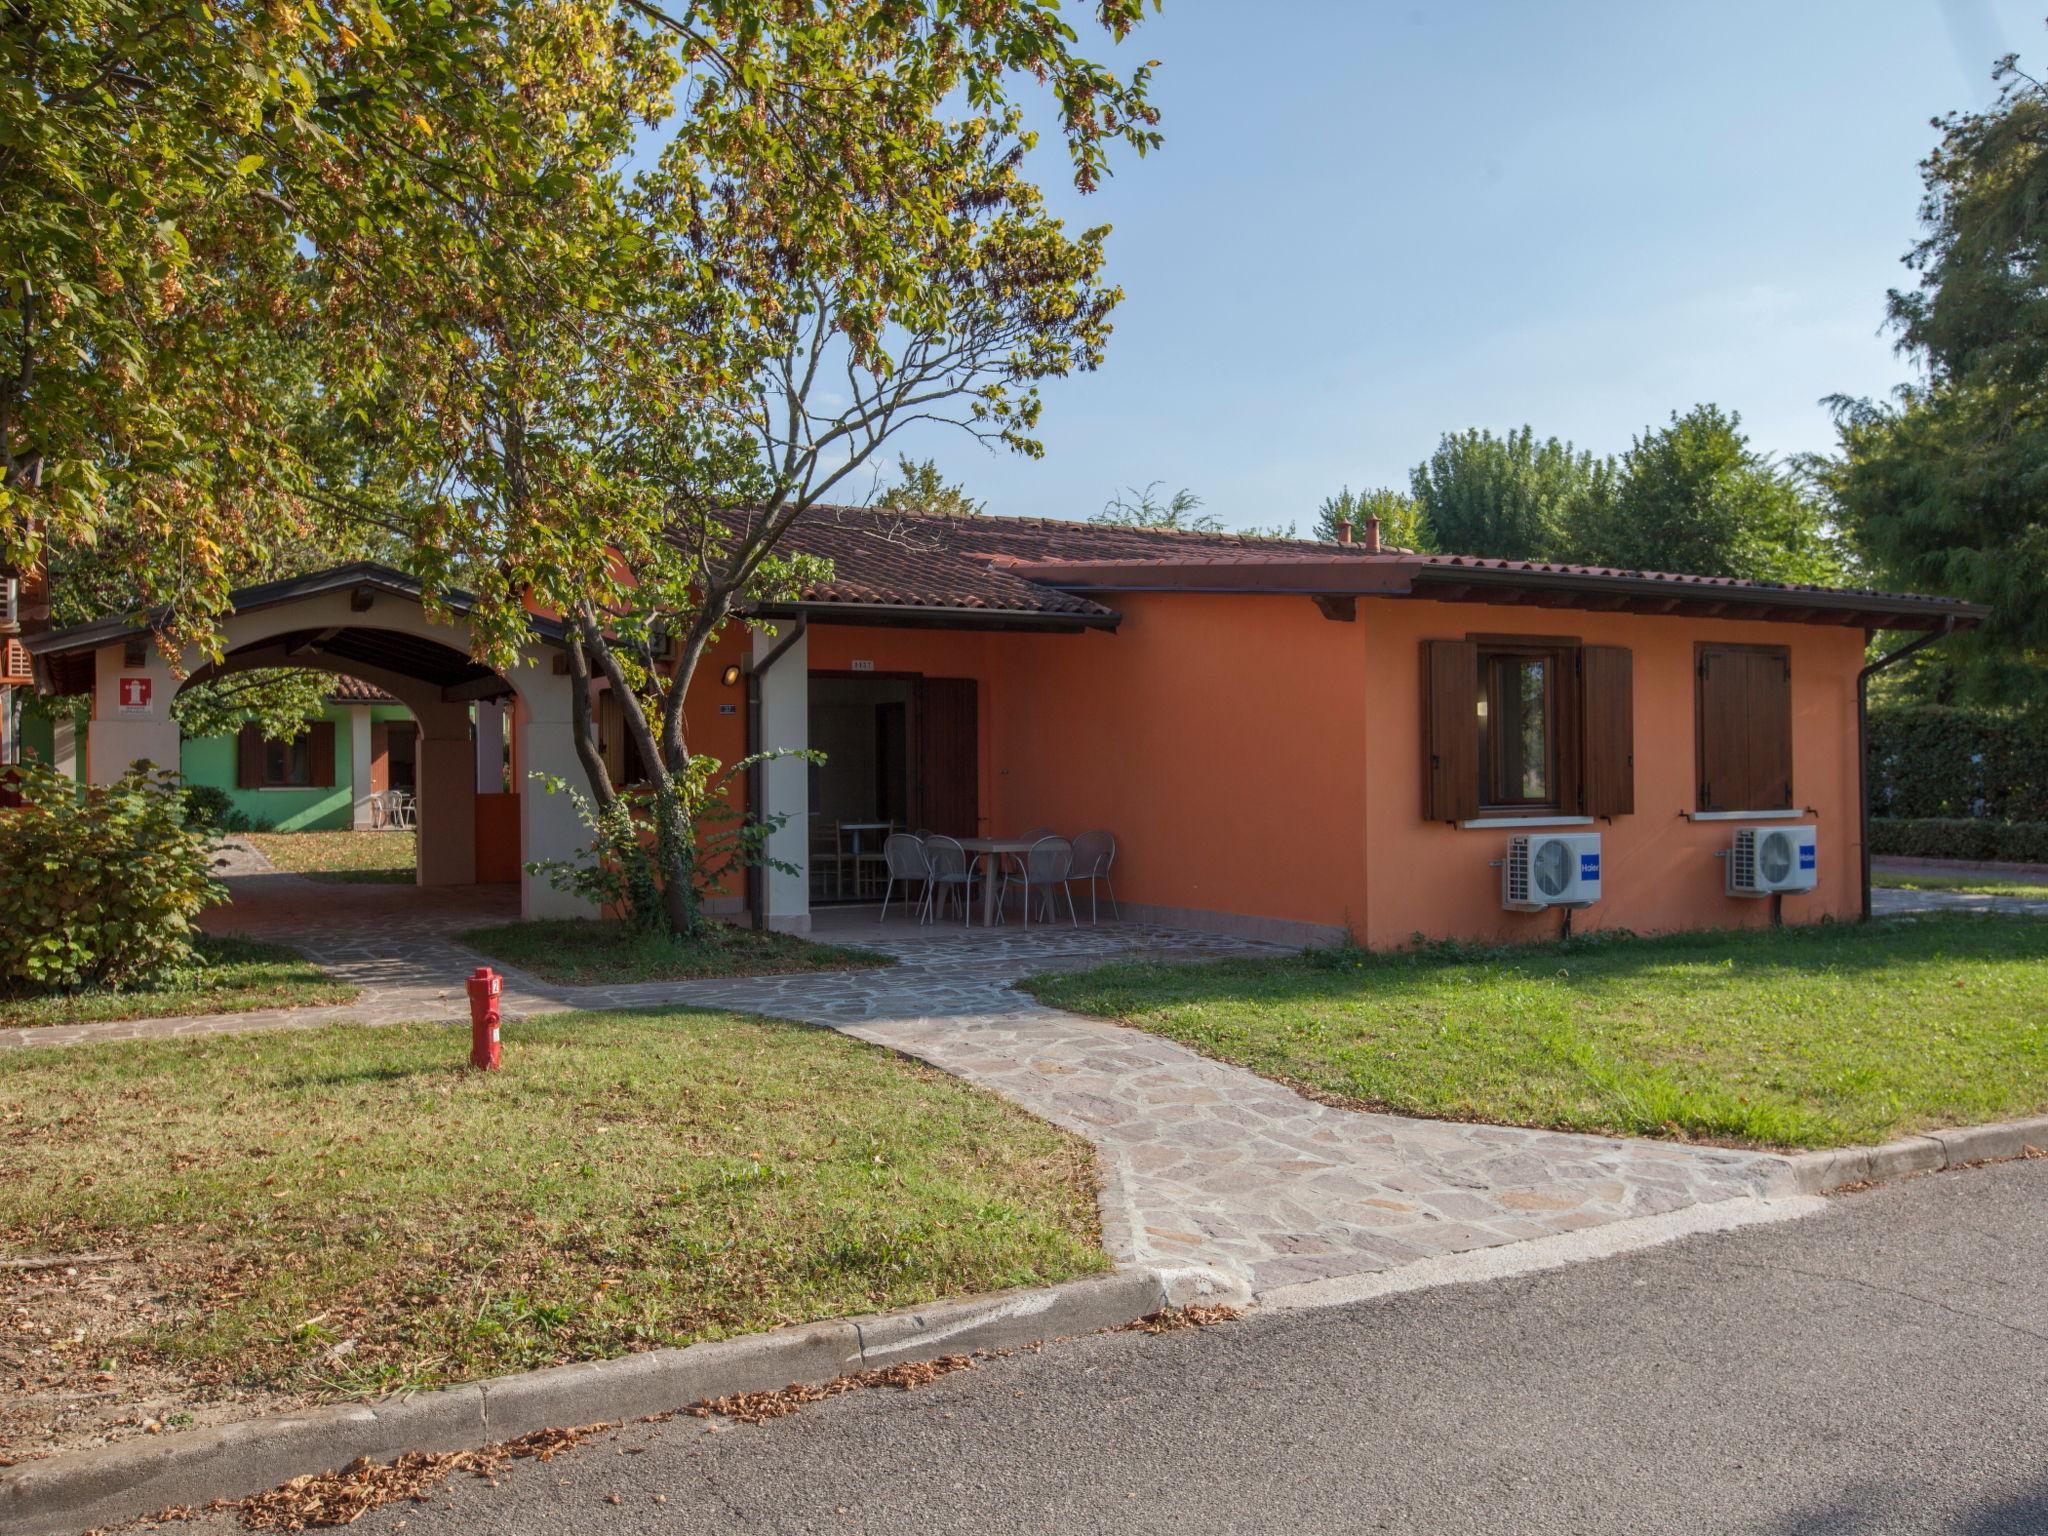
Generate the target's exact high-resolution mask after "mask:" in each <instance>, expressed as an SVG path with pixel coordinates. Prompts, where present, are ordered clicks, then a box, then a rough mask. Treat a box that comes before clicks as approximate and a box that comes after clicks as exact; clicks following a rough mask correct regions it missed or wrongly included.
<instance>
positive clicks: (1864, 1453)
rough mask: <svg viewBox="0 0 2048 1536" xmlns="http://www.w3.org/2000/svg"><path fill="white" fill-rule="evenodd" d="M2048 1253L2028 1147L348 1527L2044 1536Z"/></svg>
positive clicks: (867, 1398) (589, 1451)
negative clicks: (1670, 1232) (1728, 1219)
mask: <svg viewBox="0 0 2048 1536" xmlns="http://www.w3.org/2000/svg"><path fill="white" fill-rule="evenodd" d="M2044 1274H2048V1160H2043V1161H2035V1162H2028V1163H2008V1164H2003V1165H1998V1166H1993V1167H1988V1168H1982V1169H1975V1170H1966V1171H1961V1172H1956V1173H1948V1174H1938V1175H1933V1176H1930V1177H1924V1178H1919V1179H1913V1180H1909V1181H1906V1182H1904V1183H1901V1184H1896V1185H1892V1186H1889V1187H1887V1188H1883V1189H1879V1190H1874V1191H1870V1192H1867V1193H1864V1194H1860V1195H1852V1196H1845V1197H1840V1198H1838V1199H1836V1200H1834V1201H1832V1202H1830V1205H1829V1208H1828V1210H1827V1211H1826V1212H1825V1213H1824V1214H1822V1215H1819V1216H1814V1217H1809V1218H1807V1219H1805V1220H1800V1221H1794V1222H1788V1223H1784V1224H1780V1225H1773V1226H1764V1227H1751V1228H1746V1229H1744V1230H1741V1231H1737V1232H1732V1233H1727V1234H1724V1235H1718V1236H1709V1237H1699V1238H1691V1239H1688V1240H1685V1241H1684V1242H1681V1243H1678V1244H1674V1245H1671V1246H1668V1247H1664V1248H1659V1249H1653V1250H1649V1251H1646V1252H1643V1253H1639V1254H1635V1255H1632V1256H1628V1257H1624V1258H1618V1259H1612V1260H1607V1261H1604V1262H1598V1263H1589V1264H1582V1265H1578V1266H1575V1267H1573V1268H1570V1269H1565V1270H1557V1271H1552V1272H1549V1273H1544V1274H1537V1275H1531V1276H1525V1277H1522V1278H1517V1279H1512V1280H1505V1281H1497V1282H1492V1283H1488V1284H1485V1285H1473V1286H1455V1287H1446V1288H1443V1289H1440V1290H1435V1291H1429V1292H1420V1293H1413V1294H1408V1295H1402V1296H1394V1297H1388V1298H1385V1299H1382V1300H1378V1301H1372V1302H1366V1303H1361V1304H1358V1305H1355V1306H1349V1307H1342V1308H1334V1309H1330V1310H1325V1311H1317V1312H1303V1313H1292V1314H1270V1315H1267V1316H1263V1317H1255V1318H1251V1319H1247V1320H1245V1321H1242V1322H1238V1323H1232V1324H1226V1325H1223V1326H1220V1327H1215V1328H1210V1329H1206V1330H1201V1331H1189V1332H1182V1333H1175V1334H1168V1335H1162V1336H1157V1337H1149V1336H1144V1335H1139V1334H1116V1335H1109V1336H1102V1337H1095V1338H1088V1339H1080V1340H1075V1341H1071V1342H1068V1343H1064V1344H1059V1345H1054V1346H1051V1347H1048V1348H1047V1349H1045V1350H1044V1351H1043V1352H1041V1353H1039V1354H1036V1355H1026V1356H1020V1357H1016V1358H1012V1359H1007V1360H1002V1361H997V1362H994V1363H991V1364H988V1365H985V1366H983V1367H982V1368H980V1369H978V1370H975V1371H969V1372H961V1373H958V1374H956V1375H953V1376H950V1377H948V1378H946V1379H944V1380H943V1381H940V1382H938V1383H936V1384H934V1385H931V1386H928V1387H925V1388H923V1389H921V1390H919V1391H915V1392H909V1393H905V1392H898V1391H889V1390H881V1391H867V1392H860V1393H854V1394H850V1395H848V1396H845V1397H841V1398H837V1399H834V1400H832V1401H830V1402H828V1403H825V1404H823V1405H820V1406H816V1407H813V1408H810V1409H807V1410H805V1411H804V1412H802V1413H800V1414H798V1415H796V1416H794V1417H791V1418H787V1419H782V1420H779V1421H777V1422H775V1423H771V1424H767V1425H763V1426H758V1427H746V1426H740V1427H733V1428H725V1429H720V1430H716V1431H713V1430H710V1429H708V1428H707V1426H706V1424H705V1422H704V1421H701V1420H694V1419H683V1420H680V1421H676V1422H673V1423H670V1424H667V1425H661V1426H644V1425H643V1426H635V1427H633V1428H630V1429H627V1430H622V1431H619V1432H617V1433H614V1434H609V1435H604V1436H600V1437H597V1438H594V1439H592V1440H590V1441H587V1442H585V1443H584V1444H583V1445H581V1446H579V1447H578V1448H576V1449H575V1450H574V1451H572V1452H570V1453H568V1454H566V1455H564V1456H562V1457H559V1458H557V1459H556V1460H555V1461H553V1462H550V1463H545V1464H543V1463H537V1462H522V1463H518V1464H515V1465H514V1466H513V1467H511V1468H509V1469H508V1470H506V1471H505V1472H504V1473H502V1474H501V1475H500V1476H499V1477H498V1479H497V1480H496V1482H495V1483H488V1484H487V1483H483V1482H480V1481H476V1480H473V1479H462V1480H458V1481H457V1482H456V1483H453V1484H451V1485H449V1486H448V1487H447V1488H446V1489H445V1490H444V1491H443V1492H442V1493H440V1494H439V1495H438V1496H437V1497H436V1498H435V1499H434V1501H433V1502H431V1503H428V1504H406V1505H398V1506H387V1507H386V1508H384V1509H381V1510H378V1511H375V1512H373V1513H371V1514H370V1515H368V1516H366V1517H365V1518H364V1520H363V1521H362V1522H361V1523H360V1524H359V1525H357V1526H356V1527H355V1530H356V1531H358V1532H364V1533H376V1536H383V1533H386V1532H395V1531H400V1530H402V1531H404V1532H405V1533H406V1536H443V1533H446V1536H453V1533H458V1532H460V1533H464V1536H476V1533H500V1532H504V1533H518V1536H562V1533H578V1536H580V1533H584V1532H594V1533H613V1532H642V1531H648V1532H655V1531H658V1532H665V1533H683V1532H700V1531H701V1532H713V1531H716V1532H724V1533H731V1532H757V1531H758V1532H805V1533H809V1532H840V1531H846V1532H855V1531H872V1532H891V1533H897V1532H923V1531H946V1532H968V1531H971V1532H1019V1533H1022V1532H1033V1533H1036V1532H1047V1531H1058V1532H1090V1531H1115V1532H1124V1531H1130V1532H1166V1533H1173V1536H1194V1533H1206V1532H1349V1531H1400V1532H1430V1533H1436V1532H1502V1533H1509V1532H1512V1533H1515V1536H1549V1533H1567V1532H1568V1533H1574V1536H1605V1533H1616V1536H1620V1533H1627V1536H1645V1533H1656V1536H1676V1533H1695V1532H1697V1533H1712V1536H1736V1533H1740V1536H1847V1533H1852V1532H1853V1533H1857V1536H1862V1533H1866V1532H1914V1533H1921V1532H1943V1533H1955V1536H1994V1533H1996V1536H2021V1533H2025V1536H2041V1533H2044V1532H2048V1288H2044V1285H2043V1276H2044ZM657 1495H659V1496H661V1499H662V1500H663V1501H662V1502H657V1497H656V1496H657ZM613 1497H616V1499H617V1500H618V1502H617V1503H616V1504H613V1503H611V1502H610V1499H611V1498H613ZM228 1528H230V1527H229V1526H228V1525H227V1524H226V1522H221V1523H219V1524H217V1525H212V1526H202V1527H198V1528H197V1529H206V1530H222V1531H225V1530H226V1529H228ZM183 1529H185V1530H188V1531H190V1530H194V1529H195V1527H192V1526H186V1527H183Z"/></svg>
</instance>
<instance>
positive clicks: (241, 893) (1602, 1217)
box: [0, 874, 1785, 1292]
mask: <svg viewBox="0 0 2048 1536" xmlns="http://www.w3.org/2000/svg"><path fill="white" fill-rule="evenodd" d="M230 883H231V886H232V888H233V889H234V892H235V901H234V905H233V906H231V907H229V908H227V909H224V910H223V911H222V912H221V913H219V914H218V915H217V916H216V917H215V919H214V920H213V921H212V922H210V923H209V926H210V927H219V928H222V929H225V930H234V931H239V932H244V933H248V934H251V935H253V936H259V937H263V938H271V939H276V940H278V941H280V942H284V943H290V944H293V945H295V946H297V947H298V948H299V949H301V950H302V951H303V952H304V953H305V954H306V955H307V956H308V957H309V958H311V959H312V960H314V961H315V962H316V963H318V964H319V965H321V966H322V967H323V968H325V969H327V970H329V971H331V972H332V973H333V974H334V975H336V976H338V977H340V978H343V979H345V980H350V981H354V982H356V983H358V984H359V985H360V986H361V987H362V988H363V995H362V996H361V998H359V999H358V1000H357V1001H356V1002H355V1003H352V1004H348V1005H345V1006H342V1007H335V1008H306V1009H291V1010H270V1011H267V1012H263V1013H248V1014H235V1015H224V1016H217V1017H212V1018H203V1019H164V1020H136V1021H129V1022H123V1023H111V1024H90V1025H78V1026H70V1027H63V1028H51V1029H33V1030H12V1031H5V1032H0V1048H5V1047H16V1048H19V1047H24V1046H47V1045H66V1044H82V1043H87V1042H92V1041H102V1040H117V1039H134V1038H155V1037H183V1036H194V1035H209V1034H225V1033H239V1032H241V1031H244V1030H251V1029H268V1028H308V1027H314V1026H318V1025H322V1024H327V1023H332V1022H337V1021H341V1020H355V1021H359V1022H363V1023H372V1024H376V1023H392V1022H399V1021H402V1020H416V1019H437V1018H459V1017H465V1016H466V1014H467V1006H468V1005H467V1001H466V998H465V995H464V992H463V987H462V981H463V978H464V977H465V976H466V975H467V974H468V973H469V971H470V970H471V969H472V968H473V967H474V966H475V965H476V964H477V963H478V956H477V955H476V954H475V953H474V952H472V951H470V950H467V949H464V948H463V947H462V946H461V945H459V944H457V943H456V942H455V941H454V940H453V938H452V937H451V935H452V934H453V933H455V932H458V931H460V930H461V929H463V928H467V927H471V926H474V925H476V924H478V923H480V922H489V921H493V920H497V919H501V918H503V917H505V916H507V915H509V914H508V913H507V912H506V911H505V910H503V908H504V907H505V905H506V897H505V896H504V894H503V892H502V890H500V889H497V888H489V887H483V888H475V889H471V890H466V891H465V890H462V889H455V890H436V891H420V890H416V889H414V888H411V887H403V886H396V887H394V886H382V887H380V886H349V885H323V884H317V883H315V882H312V881H308V880H305V879H302V878H300V877H298V876H294V875H285V874H250V875H242V876H237V877H234V878H233V879H232V880H231V882H230ZM816 936H817V937H819V938H822V939H830V940H833V941H835V942H840V943H861V944H866V945H869V946H871V947H874V948H877V949H882V950H886V951H888V952H889V953H891V954H893V955H895V956H896V957H897V959H898V961H899V964H898V965H897V966H895V967H893V968H891V969H887V970H870V971H857V972H845V971H842V972H814V973H808V974H803V975H793V976H769V977H752V978H745V979H735V980H718V981H685V982H649V983H641V984H636V985H626V986H616V987H606V986H594V987H558V986H549V985H546V984H544V983H542V982H540V981H538V980H536V979H535V978H533V977H531V976H527V975H525V974H523V973H521V972H518V971H513V970H507V971H506V985H505V995H504V1005H503V1010H504V1015H505V1017H506V1019H507V1021H508V1023H509V1024H510V1025H511V1026H512V1027H510V1028H508V1030H507V1032H506V1048H507V1050H508V1051H516V1050H517V1049H518V1031H517V1027H516V1026H517V1021H518V1020H519V1019H520V1018H523V1017H530V1016H533V1015H537V1014H541V1013H552V1012H559V1011H562V1010H565V1009H580V1008H621V1007H644V1006H650V1005H662V1004H683V1005H689V1006H696V1007H706V1008H720V1009H734V1010H741V1011H747V1012H754V1013H761V1014H767V1015H771V1016H773V1017H777V1018H787V1019H796V1020H801V1021H804V1022H808V1023H813V1024H818V1025H823V1026H826V1027H829V1028H833V1029H837V1030H841V1031H843V1032H845V1033H846V1034H849V1035H853V1036H855V1037H857V1038H859V1039H863V1040H868V1041H871V1042H873V1043H875V1044H877V1045H881V1046H885V1047H888V1048H889V1049H892V1050H897V1051H901V1052H904V1053H905V1054H907V1055H910V1056H914V1057H917V1058H918V1059H920V1060H923V1061H926V1062H929V1063H931V1064H932V1065H934V1066H937V1067H939V1068H942V1069H943V1070H945V1071H947V1072H950V1073H953V1074H954V1075H956V1076H958V1077H961V1078H963V1079H965V1080H967V1081H969V1082H973V1083H977V1084H980V1085H982V1086H984V1087H987V1088H989V1089H992V1090H993V1091H995V1092H998V1093H1001V1094H1003V1095H1004V1096H1005V1097H1007V1098H1009V1099H1011V1100H1013V1101H1015V1102H1016V1103H1018V1104H1021V1105H1023V1106H1024V1107H1026V1108H1028V1109H1030V1110H1032V1111H1033V1112H1034V1113H1037V1114H1039V1115H1042V1116H1044V1117H1045V1118H1046V1119H1048V1120H1050V1121H1052V1122H1054V1123H1055V1124H1058V1125H1061V1126H1064V1127H1066V1128H1067V1129H1069V1130H1072V1131H1074V1132H1076V1133H1078V1134H1080V1135H1083V1136H1086V1137H1087V1138H1088V1139H1089V1140H1091V1141H1092V1142H1093V1143H1094V1144H1095V1146H1096V1147H1097V1148H1098V1150H1099V1154H1100V1165H1101V1177H1102V1190H1101V1204H1102V1218H1103V1237H1104V1242H1105V1243H1106V1245H1107V1246H1108V1248H1109V1250H1110V1252H1111V1253H1113V1254H1114V1255H1115V1256H1116V1257H1117V1258H1118V1259H1120V1260H1122V1261H1125V1262H1133V1263H1148V1264H1167V1265H1206V1266H1209V1267H1212V1268H1215V1269H1218V1270H1221V1271H1224V1272H1226V1273H1228V1274H1230V1275H1232V1276H1234V1277H1237V1278H1239V1279H1241V1280H1243V1281H1244V1282H1246V1283H1248V1284H1249V1285H1250V1287H1251V1288H1252V1289H1253V1290H1254V1292H1264V1291H1269V1290H1272V1289H1273V1288H1275V1287H1279V1286H1286V1285H1291V1284H1296V1283H1300V1282H1305V1281H1313V1280H1322V1279H1329V1278H1333V1277H1336V1276H1340V1275H1347V1274H1358V1273H1362V1272H1369V1271H1376V1270H1384V1269H1390V1268H1393V1267H1396V1266H1399V1265H1402V1264H1407V1263H1411V1262H1414V1261H1417V1260H1420V1259H1426V1258H1432V1257H1439V1256H1443V1255H1447V1254H1453V1253H1460V1252H1465V1251H1468V1250H1472V1249H1478V1248H1487V1247H1493V1246H1496V1245H1499V1244H1503V1243H1512V1242H1516V1241H1519V1240H1521V1239H1525V1238H1534V1237H1544V1236H1549V1235H1553V1234H1558V1233H1564V1232H1573V1231H1578V1230H1582V1229H1584V1228H1588V1227H1594V1226H1599V1225H1603V1224H1605V1223H1609V1222H1615V1221H1621V1220H1626V1219H1628V1218H1631V1217H1638V1216H1649V1215H1656V1214H1661V1213H1664V1212H1669V1211H1674V1210H1677V1209H1680V1208H1682V1207H1686V1206H1692V1205H1699V1204H1704V1203H1710V1202H1716V1201H1722V1200H1730V1199H1738V1198H1743V1197H1749V1196H1758V1195H1762V1194H1765V1193H1768V1192H1769V1191H1770V1189H1771V1187H1772V1185H1773V1183H1774V1181H1775V1179H1776V1177H1777V1175H1779V1174H1780V1173H1781V1172H1782V1171H1783V1169H1784V1166H1785V1164H1784V1159H1782V1158H1780V1157H1777V1156H1774V1155H1771V1154H1768V1153H1758V1152H1746V1151H1736V1150H1729V1149H1724V1148H1716V1147H1699V1146H1684V1145H1678V1144H1672V1143H1663V1142H1652V1141H1634V1140H1623V1139H1615V1138H1608V1137H1597V1136H1581V1135H1567V1134H1562V1133H1558V1132H1551V1131H1538V1130H1527V1129H1521V1128H1516V1127H1507V1126H1489V1125H1467V1124H1459V1123H1453V1122H1448V1121H1433V1120H1418V1119H1409V1118H1404V1117H1401V1116H1395V1115H1381V1114H1366V1113H1361V1112H1358V1111H1354V1110H1348V1109H1338V1108H1332V1107H1329V1106H1326V1105H1323V1104H1318V1103H1315V1102H1313V1101H1311V1100H1308V1099H1305V1098H1303V1097H1302V1096H1301V1095H1299V1094H1297V1093H1295V1092H1294V1091H1293V1090H1292V1089H1289V1088H1287V1087H1285V1086H1283V1085H1281V1084H1278V1083H1275V1082H1272V1081H1269V1080H1268V1079H1266V1078H1263V1077H1260V1076H1258V1075H1256V1074H1254V1073H1251V1072H1248V1071H1245V1070H1244V1069H1242V1068H1239V1067H1235V1066H1230V1065H1227V1064H1225V1063H1222V1062H1217V1061H1212V1060H1210V1059H1208V1058H1206V1057H1203V1056H1201V1055H1198V1054H1196V1053H1195V1052H1193V1051H1191V1050H1188V1049H1187V1048H1185V1047H1183V1046H1181V1045H1178V1044H1176V1043H1174V1042H1173V1041H1170V1040H1166V1039H1163V1038H1161V1037H1159V1036H1156V1035H1151V1034H1148V1033H1146V1032H1144V1031H1142V1030H1135V1029H1127V1028H1124V1027H1121V1026H1119V1025H1116V1024H1113V1023H1108V1022H1106V1021H1102V1020H1097V1019H1088V1018H1082V1017H1080V1016H1078V1015H1075V1014H1070V1013H1065V1012H1061V1011H1059V1010H1056V1009H1051V1008H1046V1007H1042V1006H1040V1005H1039V1004H1038V1003H1037V1002H1036V1001H1035V1000H1034V999H1032V998H1031V997H1030V996H1029V995H1028V994H1026V993H1024V992H1022V991H1020V990H1018V988H1017V987H1016V986H1015V983H1016V982H1017V981H1019V980H1020V979H1022V978H1023V977H1026V976H1029V975H1031V974H1034V973H1036V972H1041V971H1045V970H1050V969H1054V968H1064V967H1072V966H1086V965H1094V964H1098V963H1100V962H1102V961H1103V960H1105V959H1108V958H1111V957H1113V956H1116V955H1120V954H1131V953H1151V954H1163V955H1170V956H1177V957H1185V958H1188V959H1202V958H1210V957H1216V956H1222V955H1233V954H1247V953H1276V952H1278V951H1277V950H1276V949H1275V948H1274V947H1273V946H1270V945H1261V944H1255V943H1249V942H1246V941H1242V940H1237V939H1232V938H1227V937H1222V936H1218V935H1213V934H1203V933H1193V932H1188V931H1184V930H1176V929H1167V928H1159V927H1153V926H1148V925H1143V924H1136V923H1104V924H1103V925H1102V926H1100V927H1080V928H1075V927H1071V926H1061V925H1050V926H1041V927H1033V928H1030V929H1024V928H1022V927H1003V928H998V929H995V930H993V931H991V930H985V929H980V928H971V929H970V928H959V927H955V926H952V925H942V926H936V927H924V928H921V927H919V926H918V925H917V924H916V923H915V922H912V921H910V920H908V919H903V920H898V919H896V918H894V917H893V916H892V918H891V919H890V921H889V922H888V923H886V924H882V923H878V922H877V921H876V920H875V915H874V911H873V909H872V908H868V909H847V910H841V911H836V912H826V913H824V914H821V917H820V921H819V924H818V929H817V935H816Z"/></svg>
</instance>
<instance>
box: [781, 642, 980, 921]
mask: <svg viewBox="0 0 2048 1536" xmlns="http://www.w3.org/2000/svg"><path fill="white" fill-rule="evenodd" d="M978 722H979V711H978V708H977V693H976V684H975V681H974V679H973V678H957V677H921V676H918V675H917V674H914V673H869V674H863V673H837V672H814V673H812V674H811V678H810V744H811V748H812V750H813V751H816V752H821V753H823V754H824V756H825V761H824V762H822V763H817V764H813V765H812V767H811V793H810V811H811V838H810V856H811V900H812V902H813V903H814V904H829V903H832V902H840V901H846V902H854V901H875V900H878V899H879V898H880V896H881V892H882V885H883V883H884V882H885V881H886V879H887V873H886V868H885V865H884V861H883V858H882V843H883V841H884V840H885V839H886V838H887V837H888V835H889V833H890V832H892V831H897V832H910V831H917V830H920V829H928V830H930V831H933V832H944V833H948V834H950V835H952V836H955V837H972V836H973V835H974V834H975V833H976V832H977V831H978V830H979V828H980V820H979V807H980V793H979V790H980V784H979V780H980V761H979V751H978V736H977V730H978Z"/></svg>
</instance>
